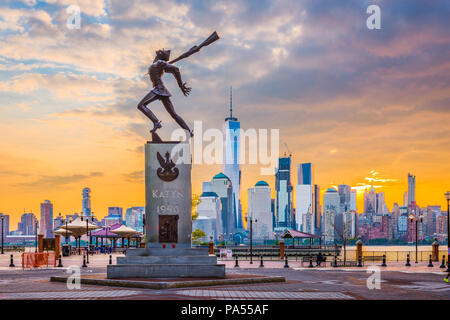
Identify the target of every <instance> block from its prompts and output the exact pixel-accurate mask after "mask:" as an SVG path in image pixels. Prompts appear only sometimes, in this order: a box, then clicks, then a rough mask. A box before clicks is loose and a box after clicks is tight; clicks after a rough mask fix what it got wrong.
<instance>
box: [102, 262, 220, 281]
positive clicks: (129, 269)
mask: <svg viewBox="0 0 450 320" xmlns="http://www.w3.org/2000/svg"><path fill="white" fill-rule="evenodd" d="M186 277H189V278H225V265H224V264H215V265H210V264H207V265H205V264H117V265H108V268H107V278H108V279H118V278H186Z"/></svg>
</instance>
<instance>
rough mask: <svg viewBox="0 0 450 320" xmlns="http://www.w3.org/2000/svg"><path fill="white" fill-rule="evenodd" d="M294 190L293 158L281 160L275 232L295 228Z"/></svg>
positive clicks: (277, 185) (276, 197) (278, 171)
mask: <svg viewBox="0 0 450 320" xmlns="http://www.w3.org/2000/svg"><path fill="white" fill-rule="evenodd" d="M292 189H293V188H292V184H291V157H290V156H289V157H283V158H279V159H278V168H276V171H275V221H276V225H275V231H281V232H282V231H284V230H285V229H287V228H295V220H294V214H293V208H292Z"/></svg>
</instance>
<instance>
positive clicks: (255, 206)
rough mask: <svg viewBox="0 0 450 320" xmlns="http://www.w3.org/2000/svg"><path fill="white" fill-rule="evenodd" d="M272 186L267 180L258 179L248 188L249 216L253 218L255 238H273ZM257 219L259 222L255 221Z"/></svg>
mask: <svg viewBox="0 0 450 320" xmlns="http://www.w3.org/2000/svg"><path fill="white" fill-rule="evenodd" d="M270 193H271V192H270V187H269V184H268V183H267V182H265V181H258V182H257V183H256V184H255V186H254V187H253V188H249V189H248V216H249V217H251V218H252V219H253V239H255V240H268V239H272V234H273V233H272V232H273V224H272V223H273V220H272V210H271V198H270ZM256 220H257V222H255V221H256Z"/></svg>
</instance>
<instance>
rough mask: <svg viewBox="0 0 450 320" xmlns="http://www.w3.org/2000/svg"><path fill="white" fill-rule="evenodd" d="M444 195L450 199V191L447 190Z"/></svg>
mask: <svg viewBox="0 0 450 320" xmlns="http://www.w3.org/2000/svg"><path fill="white" fill-rule="evenodd" d="M444 195H445V199H447V201H450V191H447V192H446V193H445V194H444Z"/></svg>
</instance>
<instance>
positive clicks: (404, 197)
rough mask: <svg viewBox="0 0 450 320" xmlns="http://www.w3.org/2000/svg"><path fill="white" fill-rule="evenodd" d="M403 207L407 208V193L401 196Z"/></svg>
mask: <svg viewBox="0 0 450 320" xmlns="http://www.w3.org/2000/svg"><path fill="white" fill-rule="evenodd" d="M403 206H404V207H407V206H408V193H407V192H406V191H405V193H404V194H403Z"/></svg>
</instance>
